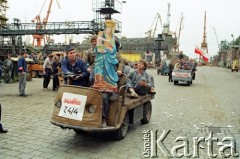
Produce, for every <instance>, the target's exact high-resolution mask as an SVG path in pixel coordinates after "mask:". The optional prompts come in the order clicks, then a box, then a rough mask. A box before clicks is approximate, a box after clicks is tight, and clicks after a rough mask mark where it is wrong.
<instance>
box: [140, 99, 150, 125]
mask: <svg viewBox="0 0 240 159" xmlns="http://www.w3.org/2000/svg"><path fill="white" fill-rule="evenodd" d="M151 115H152V103H151V102H150V101H148V102H146V103H144V105H143V118H142V120H141V123H142V124H148V123H149V121H150V119H151Z"/></svg>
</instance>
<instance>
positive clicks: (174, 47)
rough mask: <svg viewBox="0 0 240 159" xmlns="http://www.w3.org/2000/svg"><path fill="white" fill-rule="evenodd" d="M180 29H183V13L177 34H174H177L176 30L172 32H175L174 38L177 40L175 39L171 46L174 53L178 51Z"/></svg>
mask: <svg viewBox="0 0 240 159" xmlns="http://www.w3.org/2000/svg"><path fill="white" fill-rule="evenodd" d="M182 29H183V13H182V14H181V19H180V26H179V30H178V36H176V34H177V33H176V32H175V33H174V34H175V39H177V40H176V43H175V44H174V46H173V49H174V52H176V53H179V46H180V43H179V41H180V36H181V31H182Z"/></svg>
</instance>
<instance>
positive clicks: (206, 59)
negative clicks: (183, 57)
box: [202, 52, 210, 62]
mask: <svg viewBox="0 0 240 159" xmlns="http://www.w3.org/2000/svg"><path fill="white" fill-rule="evenodd" d="M202 57H203V60H204V61H206V62H208V60H209V58H210V56H209V54H208V53H205V52H203V54H202Z"/></svg>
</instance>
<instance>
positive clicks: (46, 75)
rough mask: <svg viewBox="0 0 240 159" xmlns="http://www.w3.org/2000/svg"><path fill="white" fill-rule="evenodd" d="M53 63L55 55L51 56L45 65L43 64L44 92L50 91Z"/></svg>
mask: <svg viewBox="0 0 240 159" xmlns="http://www.w3.org/2000/svg"><path fill="white" fill-rule="evenodd" d="M52 62H53V55H52V54H50V55H48V57H47V58H46V59H45V61H44V64H43V76H44V79H43V90H47V89H48V84H49V82H50V76H51V73H52V70H53V69H52Z"/></svg>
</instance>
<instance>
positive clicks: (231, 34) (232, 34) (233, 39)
mask: <svg viewBox="0 0 240 159" xmlns="http://www.w3.org/2000/svg"><path fill="white" fill-rule="evenodd" d="M231 36H232V38H233V43H232V57H231V62H232V61H233V57H234V35H233V34H231Z"/></svg>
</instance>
